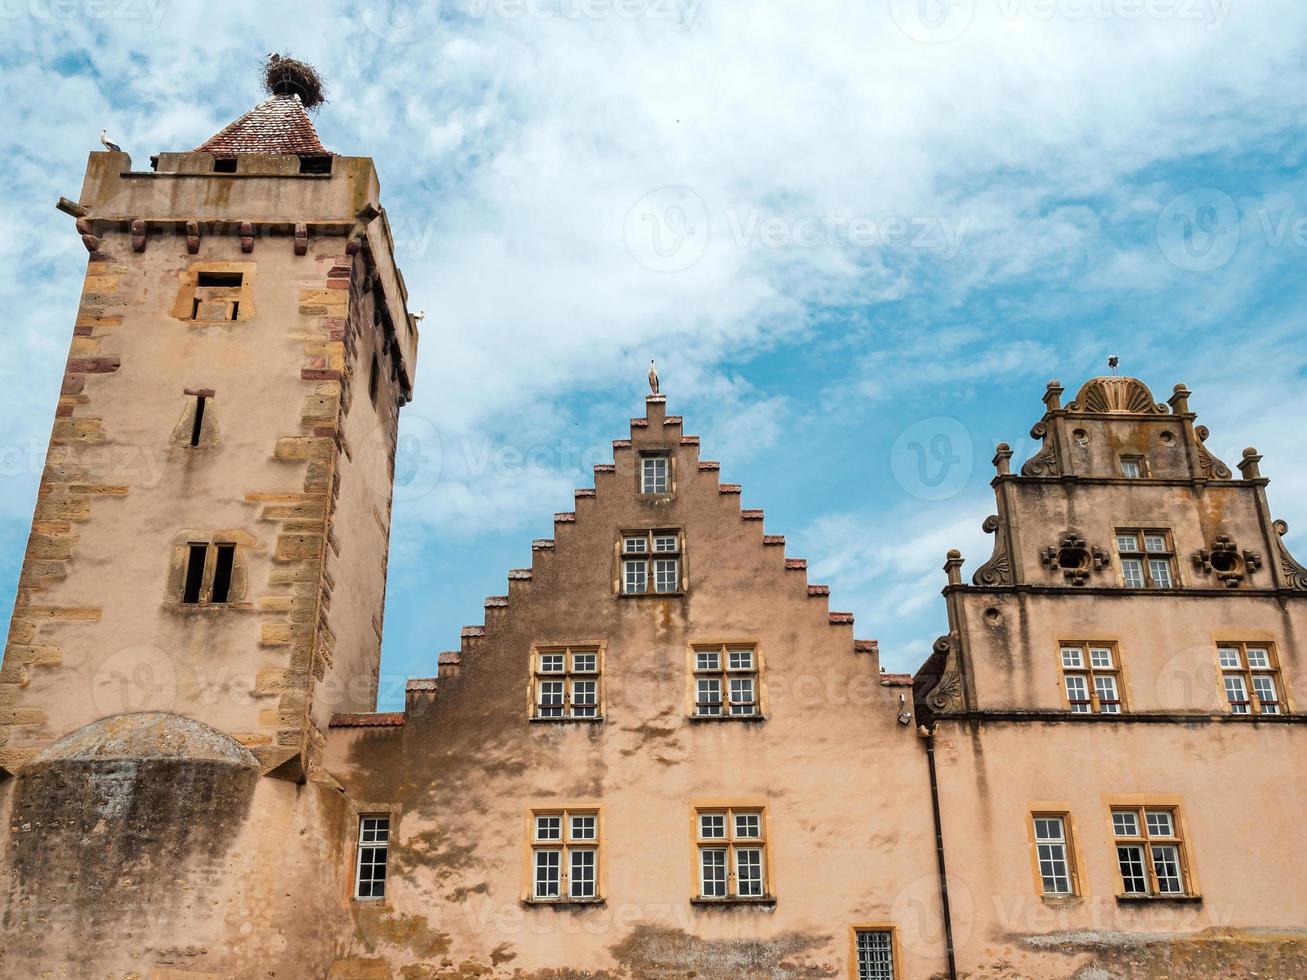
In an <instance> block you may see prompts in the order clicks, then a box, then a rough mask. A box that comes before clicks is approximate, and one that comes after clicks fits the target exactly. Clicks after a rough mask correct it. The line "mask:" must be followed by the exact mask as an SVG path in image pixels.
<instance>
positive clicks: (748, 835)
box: [735, 813, 762, 840]
mask: <svg viewBox="0 0 1307 980" xmlns="http://www.w3.org/2000/svg"><path fill="white" fill-rule="evenodd" d="M735 836H736V837H742V838H745V839H746V840H758V839H760V838H761V837H762V814H760V813H737V814H736V815H735Z"/></svg>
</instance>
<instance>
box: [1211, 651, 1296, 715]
mask: <svg viewBox="0 0 1307 980" xmlns="http://www.w3.org/2000/svg"><path fill="white" fill-rule="evenodd" d="M1216 659H1217V662H1218V663H1219V664H1220V666H1221V683H1222V686H1223V688H1224V690H1225V699H1226V701H1228V702H1229V704H1230V713H1231V714H1236V715H1252V714H1259V715H1278V714H1282V713H1283V712H1284V711H1285V710H1286V708H1285V706H1284V696H1283V694H1282V693H1281V692H1282V690H1283V682H1282V681H1281V679H1280V664H1279V661H1278V660H1277V659H1276V656H1275V648H1274V647H1273V646H1272V645H1271V644H1269V643H1222V644H1221V645H1220V646H1218V647H1217V648H1216Z"/></svg>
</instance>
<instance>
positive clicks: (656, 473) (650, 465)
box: [640, 456, 667, 493]
mask: <svg viewBox="0 0 1307 980" xmlns="http://www.w3.org/2000/svg"><path fill="white" fill-rule="evenodd" d="M641 462H642V464H643V468H642V470H641V481H640V489H641V491H642V492H644V493H666V492H667V457H666V456H645V457H644V458H643V459H642V461H641Z"/></svg>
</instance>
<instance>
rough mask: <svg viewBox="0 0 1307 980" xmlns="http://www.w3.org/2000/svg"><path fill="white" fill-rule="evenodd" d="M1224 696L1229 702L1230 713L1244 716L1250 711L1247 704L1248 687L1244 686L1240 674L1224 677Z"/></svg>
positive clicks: (1250, 707)
mask: <svg viewBox="0 0 1307 980" xmlns="http://www.w3.org/2000/svg"><path fill="white" fill-rule="evenodd" d="M1225 696H1226V698H1227V699H1228V700H1229V702H1230V711H1231V713H1233V714H1236V715H1246V714H1248V713H1249V712H1251V711H1252V706H1251V705H1250V704H1249V702H1248V687H1247V685H1246V684H1244V680H1243V675H1242V674H1226V675H1225Z"/></svg>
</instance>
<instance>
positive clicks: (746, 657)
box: [692, 643, 762, 718]
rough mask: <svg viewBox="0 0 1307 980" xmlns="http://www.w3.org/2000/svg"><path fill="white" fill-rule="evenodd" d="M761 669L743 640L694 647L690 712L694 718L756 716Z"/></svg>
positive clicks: (759, 708) (760, 711)
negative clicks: (691, 706)
mask: <svg viewBox="0 0 1307 980" xmlns="http://www.w3.org/2000/svg"><path fill="white" fill-rule="evenodd" d="M760 681H761V668H760V664H759V662H758V651H757V649H756V648H755V647H753V646H750V645H748V644H743V643H726V644H713V645H712V646H696V647H695V648H694V672H693V677H692V684H693V691H694V708H693V715H694V717H696V718H722V717H726V718H758V717H760V716H761V715H762V705H761V698H760V688H759V685H760Z"/></svg>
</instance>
